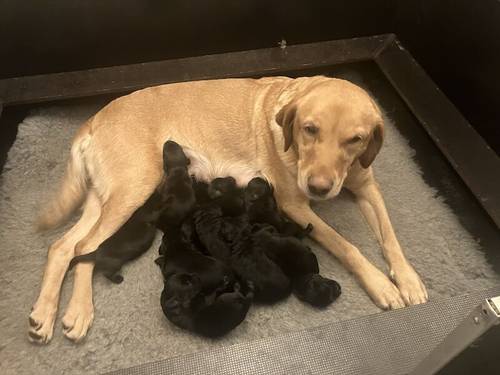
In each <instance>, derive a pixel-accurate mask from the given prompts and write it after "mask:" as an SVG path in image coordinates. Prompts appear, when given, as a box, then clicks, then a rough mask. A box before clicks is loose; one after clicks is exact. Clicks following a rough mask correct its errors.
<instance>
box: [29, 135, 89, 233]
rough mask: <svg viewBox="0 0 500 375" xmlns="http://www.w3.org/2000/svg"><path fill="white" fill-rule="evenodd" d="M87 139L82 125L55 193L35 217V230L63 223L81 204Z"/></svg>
mask: <svg viewBox="0 0 500 375" xmlns="http://www.w3.org/2000/svg"><path fill="white" fill-rule="evenodd" d="M89 141H90V134H89V130H88V126H85V125H84V126H82V128H81V129H80V131H79V132H78V134H77V135H76V137H75V139H74V141H73V145H72V146H71V154H70V157H69V161H68V165H67V167H66V172H65V173H64V176H63V178H62V181H61V184H60V186H59V189H58V191H57V193H56V195H54V196H53V197H52V199H51V200H50V201H49V203H48V204H47V205H46V206H45V207H44V208H43V209H42V211H41V212H40V214H39V216H38V218H37V221H36V228H37V230H39V231H44V230H49V229H53V228H57V227H59V226H61V225H63V224H65V223H66V222H67V221H68V220H69V219H70V218H71V215H72V214H73V213H74V212H75V211H76V210H77V209H78V208H80V206H81V205H82V203H83V200H84V199H85V196H86V192H87V183H88V177H87V168H86V165H85V157H84V155H85V150H86V148H87V147H88V145H89Z"/></svg>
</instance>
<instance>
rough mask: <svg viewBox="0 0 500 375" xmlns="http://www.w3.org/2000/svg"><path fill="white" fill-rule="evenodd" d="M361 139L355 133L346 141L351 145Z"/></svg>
mask: <svg viewBox="0 0 500 375" xmlns="http://www.w3.org/2000/svg"><path fill="white" fill-rule="evenodd" d="M362 140H363V137H362V136H360V135H355V136H354V137H352V138H349V140H348V141H347V143H349V144H350V145H353V144H356V143H358V142H361V141H362Z"/></svg>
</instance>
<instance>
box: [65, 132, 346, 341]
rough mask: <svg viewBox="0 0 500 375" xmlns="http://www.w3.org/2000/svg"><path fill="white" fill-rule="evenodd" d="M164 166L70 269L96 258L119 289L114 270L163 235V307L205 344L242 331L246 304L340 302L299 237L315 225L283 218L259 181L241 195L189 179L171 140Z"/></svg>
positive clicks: (229, 181)
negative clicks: (136, 203) (124, 218)
mask: <svg viewBox="0 0 500 375" xmlns="http://www.w3.org/2000/svg"><path fill="white" fill-rule="evenodd" d="M163 163H164V172H165V177H164V179H163V181H162V183H161V184H160V186H159V187H158V189H157V190H156V191H155V192H154V193H153V195H152V196H151V197H150V199H149V200H148V201H147V202H146V204H145V205H144V206H143V207H141V208H140V209H139V210H137V212H136V213H135V214H134V215H133V216H132V217H131V218H130V220H129V221H128V222H127V223H126V224H125V225H124V226H123V227H122V229H120V230H119V231H118V232H117V233H116V234H115V235H114V236H112V237H111V238H110V239H108V241H106V242H105V243H103V245H101V246H100V247H99V249H97V250H96V251H95V252H93V253H90V254H86V255H81V256H78V257H75V259H74V260H73V261H72V265H73V264H74V263H76V262H79V261H84V262H89V261H94V262H95V263H96V268H97V269H101V270H102V271H103V272H104V274H105V276H106V277H108V278H110V280H112V281H114V282H121V281H122V279H123V278H122V277H121V275H119V274H118V272H119V270H120V268H121V266H122V265H124V264H125V263H126V262H127V261H129V260H131V259H133V258H135V257H138V256H139V255H141V254H142V253H144V252H145V251H146V250H147V249H148V248H149V247H150V246H151V243H152V241H153V239H154V237H155V233H156V228H158V229H160V230H161V231H162V232H163V233H164V234H163V238H162V243H161V246H160V249H159V255H160V256H159V258H158V259H156V263H157V264H158V266H159V267H160V269H161V273H162V275H163V281H164V286H163V291H162V292H161V297H160V304H161V307H162V310H163V312H164V314H165V316H166V317H167V319H168V320H169V321H170V322H172V323H173V324H175V325H176V326H178V327H181V328H183V329H186V330H189V331H191V332H194V333H197V334H200V335H203V336H207V337H218V336H221V335H224V334H226V333H227V332H229V331H231V330H232V329H233V328H235V327H236V326H237V325H239V324H240V323H241V322H242V321H243V320H244V319H245V317H246V315H247V312H248V310H249V308H250V306H251V304H252V302H259V303H274V302H277V301H279V300H281V299H284V298H286V297H287V296H288V295H289V294H291V293H293V294H294V295H296V296H297V297H298V298H299V299H300V300H302V301H304V302H306V303H308V304H310V305H312V306H315V307H325V306H328V305H329V304H330V303H332V302H333V301H335V300H336V299H337V297H338V296H339V295H340V293H341V291H340V286H339V284H338V283H337V282H336V281H334V280H330V279H327V278H324V277H322V276H320V275H319V266H318V261H317V259H316V256H315V255H314V253H313V252H312V251H311V249H310V248H309V247H308V246H306V245H305V244H304V243H303V242H302V241H301V240H300V239H301V238H303V237H305V236H306V235H307V234H309V233H310V232H311V230H312V229H313V228H312V226H311V225H309V226H307V227H306V228H302V227H300V226H299V225H297V224H296V223H294V222H292V221H290V220H288V219H286V218H285V217H284V216H283V215H281V214H280V212H279V210H278V207H277V204H276V201H275V199H274V196H273V189H272V187H271V185H269V184H268V183H267V182H266V181H265V180H264V179H262V178H258V177H256V178H254V179H252V180H251V181H250V182H249V183H248V186H247V187H245V188H239V187H238V186H237V185H236V181H235V179H234V178H232V177H224V178H216V179H214V180H213V181H211V182H210V183H205V182H200V181H196V180H194V179H193V178H192V177H191V176H190V175H189V172H188V166H189V163H190V162H189V159H188V158H187V157H186V155H185V154H184V152H183V150H182V147H181V146H180V145H178V144H177V143H175V142H173V141H167V142H166V143H165V145H164V148H163Z"/></svg>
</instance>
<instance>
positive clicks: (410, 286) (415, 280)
mask: <svg viewBox="0 0 500 375" xmlns="http://www.w3.org/2000/svg"><path fill="white" fill-rule="evenodd" d="M391 278H392V280H393V281H394V283H395V284H396V285H397V287H398V288H399V291H400V292H401V297H403V300H404V302H405V304H406V305H407V306H411V305H418V304H420V303H425V302H427V301H428V300H429V295H428V294H427V289H426V288H425V285H424V283H423V282H422V280H421V279H420V276H418V274H417V272H416V271H415V269H414V268H413V267H412V266H411V265H410V264H409V263H403V264H401V265H398V266H397V267H394V268H393V269H392V270H391Z"/></svg>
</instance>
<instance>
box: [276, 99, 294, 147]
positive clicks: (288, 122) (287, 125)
mask: <svg viewBox="0 0 500 375" xmlns="http://www.w3.org/2000/svg"><path fill="white" fill-rule="evenodd" d="M296 113H297V105H296V104H295V103H288V104H287V105H285V106H284V107H283V108H281V109H280V111H279V112H278V114H277V115H276V123H277V124H278V125H279V126H281V127H282V128H283V138H284V139H285V152H286V151H288V149H289V148H290V146H291V145H292V142H293V123H294V122H295V114H296Z"/></svg>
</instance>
